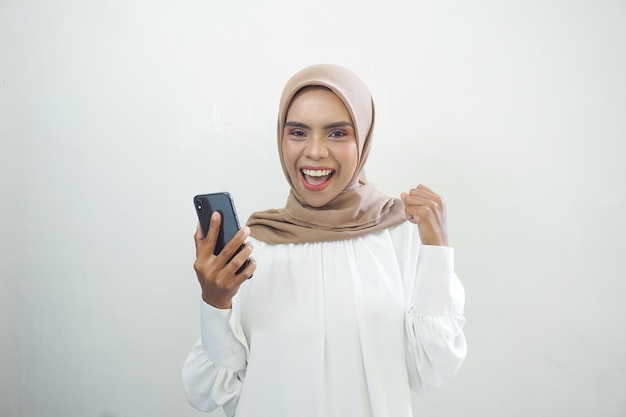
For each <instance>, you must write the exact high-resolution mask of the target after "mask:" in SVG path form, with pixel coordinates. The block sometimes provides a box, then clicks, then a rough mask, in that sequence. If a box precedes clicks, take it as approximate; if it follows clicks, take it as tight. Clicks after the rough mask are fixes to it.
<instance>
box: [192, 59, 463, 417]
mask: <svg viewBox="0 0 626 417" xmlns="http://www.w3.org/2000/svg"><path fill="white" fill-rule="evenodd" d="M373 124H374V107H373V103H372V98H371V94H370V92H369V90H368V88H367V87H366V86H365V84H364V83H363V82H362V81H361V80H360V79H359V78H358V77H357V76H356V75H354V74H353V73H352V72H350V71H348V70H347V69H345V68H342V67H338V66H332V65H316V66H312V67H308V68H305V69H304V70H302V71H300V72H299V73H297V74H296V75H294V76H293V77H292V78H291V79H290V80H289V81H288V83H287V85H286V86H285V89H284V91H283V94H282V98H281V102H280V109H279V118H278V149H279V153H280V160H281V163H282V167H283V171H284V173H285V177H286V178H287V181H288V182H289V185H290V186H291V191H290V194H289V197H288V199H287V204H286V206H285V208H283V209H280V210H267V211H263V212H258V213H254V214H253V215H252V216H251V218H250V219H249V221H248V223H247V227H244V228H242V229H241V230H240V231H239V233H238V234H237V235H236V236H235V237H234V238H233V240H232V241H231V242H230V243H229V244H228V245H227V246H226V247H225V248H224V250H223V251H222V253H220V254H219V255H217V256H214V255H213V247H214V245H215V241H216V238H217V229H218V227H217V226H218V225H219V223H220V218H219V215H217V214H216V215H214V216H213V217H212V224H211V227H210V231H209V233H208V235H207V237H206V239H204V238H203V236H202V233H201V232H200V230H199V229H198V230H197V231H196V234H195V242H196V256H197V259H196V262H195V264H194V268H195V270H196V273H197V276H198V280H199V282H200V285H201V288H202V298H203V302H202V304H201V322H202V329H201V338H200V340H199V341H198V342H197V344H196V345H195V346H194V348H193V349H192V351H191V353H190V354H189V357H188V359H187V361H186V363H185V366H184V369H183V382H184V387H185V391H186V393H187V397H188V399H189V401H190V403H191V404H192V405H194V406H195V407H196V408H198V409H200V410H204V411H211V410H213V409H216V408H219V407H220V406H221V407H223V409H224V411H225V412H226V414H227V415H228V416H233V415H236V416H237V417H248V416H255V417H264V416H268V417H269V416H271V417H282V416H285V417H286V416H289V417H296V416H298V417H300V416H312V417H313V416H315V417H321V416H342V417H344V416H364V417H367V416H371V417H382V416H393V417H410V416H414V415H418V414H419V413H418V412H417V411H416V410H414V409H413V405H412V401H411V395H412V393H418V392H421V391H426V390H433V389H437V388H439V387H441V386H443V385H445V384H446V383H447V382H448V381H449V380H450V379H451V378H452V377H453V376H454V374H455V373H456V371H457V370H458V368H459V366H460V365H461V363H462V362H463V359H464V358H465V354H466V344H465V338H464V335H463V331H462V328H463V325H464V322H465V319H464V317H463V306H464V290H463V287H462V285H461V283H460V282H459V280H458V279H457V277H456V275H455V273H454V270H453V249H452V248H449V247H447V245H448V238H447V230H446V219H445V216H446V213H445V202H444V199H443V198H441V197H440V196H439V195H437V194H436V193H434V192H433V191H432V190H430V189H429V188H427V187H425V186H422V185H420V186H418V187H416V188H414V189H411V190H410V191H408V192H407V193H402V195H401V199H393V198H389V197H386V196H384V195H383V194H381V193H380V192H379V191H377V190H376V189H375V188H374V187H373V186H372V185H371V184H370V183H367V182H366V181H365V176H364V173H363V165H364V164H365V161H366V159H367V155H368V152H369V149H370V146H371V139H372V128H373ZM407 220H408V221H407ZM246 239H247V243H245V247H244V249H243V250H242V251H241V252H240V253H239V254H238V255H236V256H235V257H234V258H232V260H230V259H231V257H232V255H233V254H234V253H235V251H236V249H237V248H239V246H240V245H241V244H242V243H244V242H246ZM253 247H254V252H255V257H254V258H250V263H249V265H248V266H247V267H246V268H245V269H244V270H243V271H242V272H240V273H239V274H235V271H237V270H238V269H239V267H240V266H241V265H242V264H243V262H244V261H245V260H246V259H247V258H248V257H250V255H251V253H252V248H253ZM256 259H258V265H257V261H256ZM229 260H230V261H229ZM253 272H254V278H252V279H250V280H248V277H250V276H251V275H252V273H253Z"/></svg>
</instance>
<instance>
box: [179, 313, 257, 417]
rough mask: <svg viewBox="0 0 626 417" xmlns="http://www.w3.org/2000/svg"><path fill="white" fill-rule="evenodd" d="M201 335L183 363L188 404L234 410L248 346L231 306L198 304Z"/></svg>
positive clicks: (230, 413) (205, 409)
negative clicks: (223, 307) (224, 307)
mask: <svg viewBox="0 0 626 417" xmlns="http://www.w3.org/2000/svg"><path fill="white" fill-rule="evenodd" d="M200 310H201V318H200V322H201V337H200V339H199V340H198V341H197V342H196V344H195V345H194V347H193V348H192V350H191V352H190V353H189V355H188V356H187V360H186V361H185V364H184V366H183V374H182V380H183V388H184V390H185V394H186V395H187V400H188V401H189V403H190V404H191V405H192V406H194V407H195V408H197V409H198V410H201V411H213V410H215V409H217V408H219V407H223V409H224V412H225V413H226V415H227V416H233V415H234V414H235V410H236V409H237V403H238V401H239V394H240V393H241V387H242V384H243V380H244V378H245V373H246V366H247V357H248V347H247V342H246V339H245V335H244V333H243V330H242V329H241V325H240V324H239V321H238V320H236V317H235V314H233V310H232V309H226V310H221V309H217V308H214V307H212V306H210V305H209V304H206V303H205V302H204V301H202V303H201V307H200Z"/></svg>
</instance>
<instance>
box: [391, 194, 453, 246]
mask: <svg viewBox="0 0 626 417" xmlns="http://www.w3.org/2000/svg"><path fill="white" fill-rule="evenodd" d="M400 197H401V198H402V202H403V203H404V210H405V212H406V217H407V219H408V220H409V221H410V222H411V223H415V224H416V225H417V228H418V230H419V234H420V239H421V241H422V243H423V244H424V245H433V246H448V228H447V226H446V200H445V199H444V198H443V197H442V196H440V195H439V194H437V193H435V192H434V191H433V190H431V189H430V188H428V187H426V186H425V185H421V184H420V185H418V186H417V187H416V188H412V189H411V190H410V191H409V192H408V193H402V194H401V196H400Z"/></svg>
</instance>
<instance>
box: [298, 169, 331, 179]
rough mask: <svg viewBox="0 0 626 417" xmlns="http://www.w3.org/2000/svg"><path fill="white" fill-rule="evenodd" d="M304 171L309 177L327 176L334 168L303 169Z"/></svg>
mask: <svg viewBox="0 0 626 417" xmlns="http://www.w3.org/2000/svg"><path fill="white" fill-rule="evenodd" d="M302 173H303V174H304V175H308V176H309V177H325V176H327V175H330V174H332V173H333V170H332V169H303V170H302Z"/></svg>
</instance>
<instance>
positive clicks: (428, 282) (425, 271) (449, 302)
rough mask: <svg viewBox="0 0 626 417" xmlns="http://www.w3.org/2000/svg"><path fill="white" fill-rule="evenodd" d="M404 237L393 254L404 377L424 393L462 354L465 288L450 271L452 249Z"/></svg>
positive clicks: (440, 382)
mask: <svg viewBox="0 0 626 417" xmlns="http://www.w3.org/2000/svg"><path fill="white" fill-rule="evenodd" d="M415 229H417V228H415ZM404 239H405V240H404V248H405V250H401V251H400V252H401V253H399V254H398V255H399V259H400V261H401V268H402V269H403V275H404V287H405V291H406V293H405V305H406V316H405V337H406V339H405V340H406V343H405V348H406V360H407V368H408V373H409V382H410V385H411V389H412V390H413V391H414V392H416V393H419V392H429V391H434V390H437V389H439V388H441V387H443V386H445V385H446V384H447V383H448V382H449V381H450V380H451V379H452V378H453V377H454V375H455V374H456V373H457V371H458V370H459V368H460V367H461V364H462V363H463V361H464V359H465V356H466V354H467V344H466V341H465V335H464V333H463V326H464V325H465V317H464V316H463V314H464V308H465V290H464V288H463V285H462V284H461V282H460V280H459V279H458V277H457V276H456V274H455V272H454V249H453V248H450V247H445V246H429V245H422V244H421V243H420V242H419V238H417V239H410V238H409V237H407V236H404ZM407 241H412V242H414V243H412V244H409V245H407V244H406V243H407ZM416 254H417V256H416Z"/></svg>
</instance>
